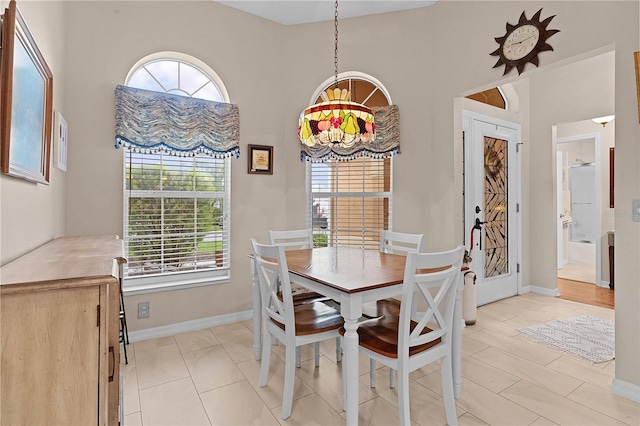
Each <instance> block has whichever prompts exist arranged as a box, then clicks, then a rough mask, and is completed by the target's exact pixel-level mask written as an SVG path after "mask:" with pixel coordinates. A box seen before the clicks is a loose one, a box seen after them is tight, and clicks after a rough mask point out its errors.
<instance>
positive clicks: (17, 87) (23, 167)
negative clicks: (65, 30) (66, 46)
mask: <svg viewBox="0 0 640 426" xmlns="http://www.w3.org/2000/svg"><path fill="white" fill-rule="evenodd" d="M0 86H1V89H2V90H1V93H2V94H1V95H0V96H1V102H0V105H1V110H0V120H1V125H0V128H1V129H2V132H1V133H0V147H1V151H0V152H1V155H0V166H1V168H2V172H3V173H6V174H8V175H10V176H15V177H18V178H21V179H25V180H28V181H32V182H37V183H45V184H48V183H49V165H50V153H51V127H52V125H53V74H52V73H51V70H50V69H49V67H48V66H47V63H46V62H45V60H44V57H43V56H42V53H40V50H39V49H38V46H37V45H36V42H35V40H34V39H33V36H32V35H31V33H30V32H29V28H28V27H27V24H26V22H25V21H24V18H23V17H22V14H21V13H20V10H18V8H17V6H16V2H15V0H11V2H10V3H9V7H8V8H6V9H5V13H4V15H3V17H2V62H1V63H0Z"/></svg>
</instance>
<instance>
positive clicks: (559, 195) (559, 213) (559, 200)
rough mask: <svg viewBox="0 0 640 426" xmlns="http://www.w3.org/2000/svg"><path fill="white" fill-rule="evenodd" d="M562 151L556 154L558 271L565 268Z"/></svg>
mask: <svg viewBox="0 0 640 426" xmlns="http://www.w3.org/2000/svg"><path fill="white" fill-rule="evenodd" d="M562 166H563V160H562V151H558V152H556V188H557V193H556V195H557V197H556V206H557V214H556V232H557V241H558V242H557V244H558V269H562V267H563V266H564V242H563V240H564V232H563V225H562V222H563V221H564V200H563V189H564V187H563V186H562Z"/></svg>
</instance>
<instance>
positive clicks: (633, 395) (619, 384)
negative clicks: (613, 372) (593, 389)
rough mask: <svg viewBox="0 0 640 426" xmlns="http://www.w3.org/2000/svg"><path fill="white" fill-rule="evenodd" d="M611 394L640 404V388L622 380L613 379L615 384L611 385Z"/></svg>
mask: <svg viewBox="0 0 640 426" xmlns="http://www.w3.org/2000/svg"><path fill="white" fill-rule="evenodd" d="M611 393H612V394H614V395H618V396H621V397H623V398H627V399H630V400H632V401H634V402H640V386H638V385H634V384H631V383H629V382H624V381H622V380H620V379H613V383H611Z"/></svg>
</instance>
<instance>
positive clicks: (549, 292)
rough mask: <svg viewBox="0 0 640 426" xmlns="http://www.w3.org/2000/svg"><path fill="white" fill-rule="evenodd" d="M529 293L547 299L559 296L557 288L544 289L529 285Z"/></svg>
mask: <svg viewBox="0 0 640 426" xmlns="http://www.w3.org/2000/svg"><path fill="white" fill-rule="evenodd" d="M527 287H529V291H530V292H531V293H533V294H540V295H542V296H549V297H558V296H560V291H559V290H558V287H556V288H546V287H538V286H537V285H529V286H527Z"/></svg>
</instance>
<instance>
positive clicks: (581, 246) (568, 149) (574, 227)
mask: <svg viewBox="0 0 640 426" xmlns="http://www.w3.org/2000/svg"><path fill="white" fill-rule="evenodd" d="M599 153H600V135H599V134H585V135H576V136H572V137H566V138H559V139H558V140H557V151H556V155H557V176H558V178H557V194H558V202H557V204H558V215H557V233H558V239H557V241H558V248H557V249H558V278H562V279H569V280H573V281H582V282H587V283H591V284H595V285H596V286H601V276H602V275H601V264H602V263H601V262H602V255H601V239H600V238H599V237H598V236H600V235H601V208H600V204H601V201H600V200H601V184H600V182H601V179H600V178H598V177H599V176H600V173H601V172H600V170H601V167H600V155H599Z"/></svg>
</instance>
